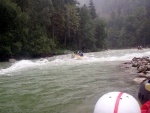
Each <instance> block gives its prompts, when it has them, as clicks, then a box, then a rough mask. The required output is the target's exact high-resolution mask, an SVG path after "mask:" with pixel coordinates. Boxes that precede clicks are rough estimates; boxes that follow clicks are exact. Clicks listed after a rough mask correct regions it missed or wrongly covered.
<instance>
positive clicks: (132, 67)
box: [121, 56, 150, 84]
mask: <svg viewBox="0 0 150 113" xmlns="http://www.w3.org/2000/svg"><path fill="white" fill-rule="evenodd" d="M121 67H123V68H125V69H126V72H127V73H128V74H130V75H131V76H132V77H131V78H132V79H133V81H134V82H135V83H137V84H141V83H142V82H143V81H145V80H147V79H150V58H149V57H147V56H146V57H141V58H140V57H134V58H133V59H132V60H131V61H129V62H125V63H123V64H122V65H121Z"/></svg>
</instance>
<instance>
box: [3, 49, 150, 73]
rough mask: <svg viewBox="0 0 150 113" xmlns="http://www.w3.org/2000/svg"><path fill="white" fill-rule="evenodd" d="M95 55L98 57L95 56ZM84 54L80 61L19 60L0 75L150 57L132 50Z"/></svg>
mask: <svg viewBox="0 0 150 113" xmlns="http://www.w3.org/2000/svg"><path fill="white" fill-rule="evenodd" d="M95 54H97V55H99V56H96V55H95ZM95 54H94V53H86V54H84V57H83V58H81V59H75V58H72V57H71V54H68V55H59V56H56V57H55V58H52V59H51V58H49V60H47V59H39V60H36V61H32V60H21V61H18V62H16V63H14V64H12V66H10V67H8V68H6V69H0V75H3V74H9V73H12V72H16V71H18V70H23V69H28V68H34V67H41V66H43V65H46V66H48V67H49V68H51V66H59V65H78V64H79V65H80V64H83V63H89V62H90V63H92V62H106V61H126V60H132V58H133V57H143V56H148V57H149V56H150V52H149V50H145V51H133V50H125V51H124V50H120V51H113V50H109V51H105V52H97V53H95Z"/></svg>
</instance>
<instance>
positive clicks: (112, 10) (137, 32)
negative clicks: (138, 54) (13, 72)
mask: <svg viewBox="0 0 150 113" xmlns="http://www.w3.org/2000/svg"><path fill="white" fill-rule="evenodd" d="M97 1H98V0H97ZM101 3H103V5H102V6H101V7H99V9H97V7H96V5H97V4H98V3H96V5H95V4H94V2H93V0H89V3H88V5H87V4H86V5H80V2H79V1H77V0H0V15H1V17H0V61H4V60H8V59H9V58H17V59H21V58H37V57H45V56H52V55H58V54H64V52H65V51H66V50H69V51H77V50H80V51H83V52H96V51H101V50H106V49H123V48H134V47H136V46H139V45H140V46H143V47H149V46H150V38H149V36H150V0H101Z"/></svg>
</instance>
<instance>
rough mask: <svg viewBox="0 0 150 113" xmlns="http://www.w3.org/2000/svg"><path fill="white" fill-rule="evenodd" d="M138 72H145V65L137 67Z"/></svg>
mask: <svg viewBox="0 0 150 113" xmlns="http://www.w3.org/2000/svg"><path fill="white" fill-rule="evenodd" d="M137 70H138V73H141V72H142V73H145V72H146V71H147V66H146V65H141V66H139V67H138V68H137Z"/></svg>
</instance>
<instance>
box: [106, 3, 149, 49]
mask: <svg viewBox="0 0 150 113" xmlns="http://www.w3.org/2000/svg"><path fill="white" fill-rule="evenodd" d="M110 1H111V5H110V3H109V2H108V4H107V5H108V6H110V9H109V10H107V11H108V12H109V18H107V19H108V21H107V34H108V48H114V49H118V48H119V49H120V48H135V47H137V46H142V47H150V1H149V0H110Z"/></svg>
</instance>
